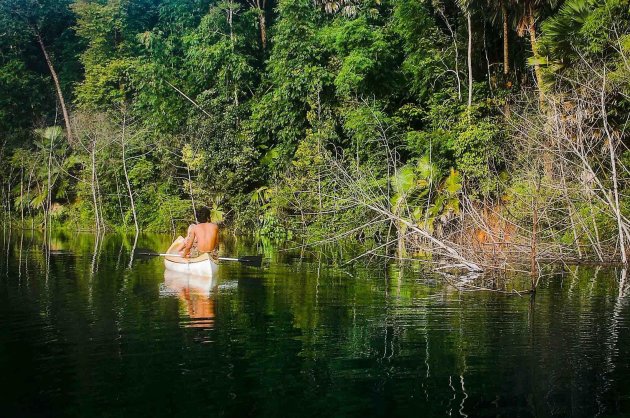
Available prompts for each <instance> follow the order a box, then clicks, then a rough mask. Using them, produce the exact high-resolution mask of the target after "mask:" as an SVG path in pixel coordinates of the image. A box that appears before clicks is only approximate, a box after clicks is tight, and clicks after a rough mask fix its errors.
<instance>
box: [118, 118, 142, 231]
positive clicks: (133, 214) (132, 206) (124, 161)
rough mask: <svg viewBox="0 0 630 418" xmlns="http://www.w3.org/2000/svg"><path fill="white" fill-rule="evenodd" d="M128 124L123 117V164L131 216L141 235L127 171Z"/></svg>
mask: <svg viewBox="0 0 630 418" xmlns="http://www.w3.org/2000/svg"><path fill="white" fill-rule="evenodd" d="M126 124H127V119H126V116H123V126H122V138H121V144H122V163H123V173H124V174H125V184H126V185H127V193H128V194H129V202H130V204H131V214H132V216H133V224H134V227H135V228H136V235H138V234H139V233H140V227H139V226H138V217H137V215H136V204H135V202H134V200H133V192H132V190H131V182H129V172H128V170H127V153H126V150H125V141H126V138H125V127H126Z"/></svg>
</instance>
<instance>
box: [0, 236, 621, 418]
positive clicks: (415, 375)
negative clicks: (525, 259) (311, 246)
mask: <svg viewBox="0 0 630 418" xmlns="http://www.w3.org/2000/svg"><path fill="white" fill-rule="evenodd" d="M168 241H169V237H160V236H151V237H144V238H140V241H139V243H138V244H139V246H141V247H148V248H153V249H165V248H166V247H167V246H168V245H167V244H168ZM130 245H131V242H130V241H129V240H127V239H126V240H123V239H122V238H120V237H116V236H108V237H105V238H103V239H102V240H100V241H99V242H95V237H94V236H89V235H86V236H82V235H79V236H72V235H65V236H55V238H54V239H53V240H52V242H51V245H50V248H51V249H52V250H53V251H52V253H51V254H50V256H47V255H46V252H45V251H44V250H43V248H44V246H43V242H42V240H41V238H37V237H32V236H23V237H22V236H20V235H17V233H16V232H15V231H13V233H12V234H11V237H10V240H9V236H8V234H6V233H5V238H4V240H3V241H2V253H0V260H1V261H0V381H1V382H2V383H1V386H2V387H1V388H0V416H1V417H30V416H34V417H101V416H103V417H162V416H167V417H177V416H187V417H191V416H199V417H214V416H217V417H221V416H226V417H248V416H254V417H324V416H334V417H366V416H379V417H397V416H421V417H431V416H435V417H443V416H469V417H476V416H504V417H515V416H523V417H527V416H540V417H545V416H559V417H566V416H576V417H591V416H630V329H629V328H630V307H629V306H628V305H629V304H628V298H629V296H628V295H627V294H628V293H630V290H629V289H628V287H630V286H629V285H628V284H626V283H627V281H626V282H624V281H623V279H622V274H621V272H620V271H615V270H612V269H609V270H605V269H601V270H599V271H596V270H593V269H590V270H587V269H583V268H582V269H572V270H570V271H567V272H565V273H564V274H562V275H556V276H554V277H552V278H550V279H548V280H545V281H544V282H543V283H542V284H541V287H540V290H539V292H538V294H537V296H536V298H535V300H533V301H532V300H531V299H530V298H529V297H518V296H507V295H503V294H499V293H492V292H466V293H461V292H457V291H455V290H454V289H453V288H450V287H448V286H445V285H443V284H442V283H441V282H440V281H438V280H435V278H429V277H426V276H423V275H422V274H420V273H418V272H414V271H413V270H408V271H405V272H399V271H398V270H397V269H396V268H395V266H389V267H387V268H371V269H366V268H353V269H347V270H343V269H334V268H329V267H326V266H325V265H323V264H322V265H319V264H318V263H316V262H305V261H300V259H299V258H298V257H297V256H296V255H295V254H291V253H290V252H289V253H286V252H278V251H276V250H274V249H271V248H269V247H263V248H257V249H256V248H249V251H253V250H258V251H264V252H265V254H266V256H268V257H269V258H270V260H271V263H270V265H269V266H268V267H267V268H264V269H252V268H247V267H242V266H239V265H237V264H228V263H225V264H223V265H222V266H221V269H220V273H219V277H218V278H216V280H213V281H212V282H209V281H207V280H206V281H205V282H204V281H203V280H199V279H191V278H187V277H185V276H184V277H181V276H179V277H178V276H169V275H167V276H166V277H165V273H164V268H163V266H162V261H161V260H159V259H152V260H149V261H147V262H137V261H135V262H134V263H132V265H131V267H130V268H129V266H128V264H129V261H130V260H129V248H130ZM20 249H21V250H22V251H21V252H20ZM247 250H248V249H247V247H245V246H244V245H242V244H241V243H240V242H239V243H236V244H232V245H228V246H227V247H226V249H225V251H228V252H231V253H234V252H239V253H245V252H247ZM620 282H621V283H620ZM620 284H621V285H620Z"/></svg>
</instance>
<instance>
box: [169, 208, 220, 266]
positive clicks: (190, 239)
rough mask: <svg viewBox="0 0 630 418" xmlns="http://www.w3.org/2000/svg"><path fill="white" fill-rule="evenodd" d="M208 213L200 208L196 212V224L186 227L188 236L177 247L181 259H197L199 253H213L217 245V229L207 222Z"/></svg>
mask: <svg viewBox="0 0 630 418" xmlns="http://www.w3.org/2000/svg"><path fill="white" fill-rule="evenodd" d="M209 218H210V211H209V210H208V208H205V207H204V208H201V209H199V210H198V211H197V224H196V225H195V224H193V225H190V226H189V227H188V236H187V237H186V239H185V240H184V242H182V243H181V245H180V246H179V247H177V251H178V252H179V254H180V255H181V256H182V257H191V256H192V257H197V256H199V255H200V254H201V253H212V252H214V251H215V250H216V249H217V247H218V244H219V227H218V226H217V224H215V223H211V222H209Z"/></svg>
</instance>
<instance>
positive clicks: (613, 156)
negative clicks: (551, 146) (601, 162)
mask: <svg viewBox="0 0 630 418" xmlns="http://www.w3.org/2000/svg"><path fill="white" fill-rule="evenodd" d="M604 77H605V75H604ZM605 91H606V79H605V78H604V83H603V85H602V91H601V112H602V120H603V121H604V132H606V137H607V138H608V141H607V142H608V153H609V154H610V168H611V177H612V183H613V190H612V195H613V196H612V199H609V200H612V201H613V202H614V205H612V206H613V209H614V211H615V217H616V218H617V228H618V235H619V248H620V250H621V262H622V263H623V264H628V257H627V255H626V244H627V242H628V240H627V239H626V238H627V235H626V234H625V232H624V231H625V227H624V224H623V219H622V213H621V206H620V204H619V184H618V179H617V153H616V150H615V138H614V136H613V134H611V133H610V130H609V129H608V114H607V113H606V97H605Z"/></svg>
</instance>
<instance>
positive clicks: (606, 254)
mask: <svg viewBox="0 0 630 418" xmlns="http://www.w3.org/2000/svg"><path fill="white" fill-rule="evenodd" d="M629 118H630V1H629V0H564V1H555V0H485V1H479V0H314V1H313V0H221V1H216V0H0V147H1V148H0V160H1V163H2V166H3V167H5V168H4V170H3V171H2V173H1V174H0V185H1V190H2V217H3V224H4V226H5V228H6V227H7V225H9V226H12V227H15V228H26V229H47V228H52V227H56V228H68V229H72V230H91V231H95V232H97V233H99V234H100V233H103V232H105V231H120V232H131V233H133V232H135V233H136V234H137V233H139V232H140V231H163V232H174V231H176V230H178V229H181V228H182V227H183V226H185V225H187V224H188V223H190V222H192V221H193V220H194V217H195V212H196V210H197V209H198V208H200V207H204V206H205V207H207V208H209V209H210V210H211V217H212V220H213V221H215V222H219V223H221V225H222V227H223V228H224V229H225V230H229V231H230V232H231V233H234V234H252V235H257V236H261V237H267V238H269V239H273V240H297V241H303V242H308V243H309V244H322V245H326V244H331V243H341V242H345V241H350V242H358V243H360V244H361V245H362V246H363V248H364V249H365V251H363V252H362V254H361V255H363V256H369V257H372V256H377V255H379V256H385V257H392V258H397V259H405V258H423V259H426V260H428V261H436V262H437V261H438V260H440V261H441V262H446V263H447V265H448V266H449V267H457V268H463V269H465V270H470V271H480V270H487V269H495V268H498V269H501V268H505V266H507V265H510V266H513V265H516V264H518V265H522V266H524V267H523V269H525V270H528V271H531V272H536V271H538V269H539V265H540V264H541V263H545V262H553V261H557V260H562V261H563V262H589V263H611V262H614V263H624V264H625V263H627V262H628V254H627V253H628V251H629V250H630V151H629V150H628V145H629V144H630V138H629V136H628V132H627V130H628V128H629Z"/></svg>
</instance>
